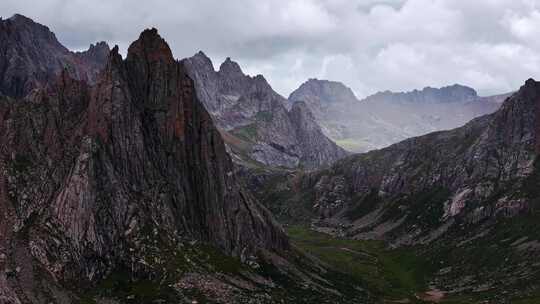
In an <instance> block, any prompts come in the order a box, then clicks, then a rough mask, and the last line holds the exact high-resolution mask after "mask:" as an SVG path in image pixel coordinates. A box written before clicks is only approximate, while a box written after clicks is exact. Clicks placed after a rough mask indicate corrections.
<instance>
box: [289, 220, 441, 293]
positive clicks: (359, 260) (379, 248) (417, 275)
mask: <svg viewBox="0 0 540 304" xmlns="http://www.w3.org/2000/svg"><path fill="white" fill-rule="evenodd" d="M288 233H289V236H290V237H291V240H292V241H293V243H294V244H296V245H297V246H298V247H299V248H301V249H302V250H304V251H306V252H307V253H309V254H312V255H314V256H315V257H317V258H319V259H321V260H322V261H323V262H325V263H327V264H329V265H330V266H331V267H333V268H335V269H336V270H339V271H341V272H343V273H345V274H348V275H350V276H352V277H353V278H354V279H355V280H357V281H358V282H359V283H361V284H365V285H366V286H367V288H368V290H371V291H373V292H375V293H376V294H378V295H380V296H382V297H384V298H385V299H388V300H400V299H409V301H413V302H411V303H414V301H417V300H416V297H415V293H417V292H422V291H425V290H426V289H427V286H426V282H427V279H428V278H429V277H430V275H431V274H432V270H431V269H430V267H429V265H428V264H427V263H426V262H425V261H423V260H422V259H421V258H420V257H419V256H417V255H415V254H414V252H413V250H411V249H395V250H389V249H386V248H385V246H384V243H383V242H379V241H356V240H348V239H338V238H333V237H332V236H329V235H326V234H323V233H318V232H314V231H311V230H309V229H308V228H305V227H301V226H294V227H290V228H289V229H288Z"/></svg>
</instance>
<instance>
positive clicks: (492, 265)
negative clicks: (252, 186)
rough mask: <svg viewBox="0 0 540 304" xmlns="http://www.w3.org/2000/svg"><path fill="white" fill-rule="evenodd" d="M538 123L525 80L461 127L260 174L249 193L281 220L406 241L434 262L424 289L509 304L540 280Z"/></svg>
mask: <svg viewBox="0 0 540 304" xmlns="http://www.w3.org/2000/svg"><path fill="white" fill-rule="evenodd" d="M471 96H472V95H471ZM462 102H463V101H462ZM471 102H472V103H475V102H478V101H471ZM539 126H540V82H536V81H534V80H532V79H531V80H528V81H527V82H526V83H525V84H524V85H523V86H522V87H521V89H520V90H519V91H518V92H517V93H515V94H513V95H512V96H511V97H509V98H507V99H506V101H505V102H504V103H503V104H502V106H501V107H500V109H499V110H497V111H496V112H495V113H492V114H489V115H485V116H481V117H479V118H476V119H473V120H472V121H470V122H469V123H467V124H466V125H465V126H462V127H460V128H457V129H453V130H450V131H440V132H434V133H430V134H428V135H424V136H421V137H415V138H410V139H407V140H405V141H402V142H399V143H397V144H394V145H391V146H389V147H387V148H383V149H381V150H376V151H371V152H368V153H364V154H358V155H353V156H350V157H348V158H345V159H343V160H341V161H338V162H337V163H336V164H335V165H333V166H332V167H330V168H328V169H325V170H319V171H315V172H310V173H301V172H299V173H297V174H293V175H292V176H289V177H290V178H289V179H288V181H287V179H286V178H284V177H282V178H273V179H268V180H271V181H273V182H269V183H267V184H265V185H262V187H261V191H258V192H257V193H260V194H261V198H263V199H264V200H265V201H266V204H267V206H268V207H269V208H270V209H271V210H272V211H273V212H274V214H279V215H280V218H281V220H284V221H289V222H293V223H299V222H300V223H303V224H308V223H309V224H312V225H313V226H312V227H317V229H318V230H320V231H324V232H327V233H331V234H334V235H338V236H341V237H347V238H353V239H378V240H386V241H388V242H389V243H390V244H391V246H393V247H401V246H410V245H414V246H415V247H414V248H415V249H416V250H417V254H418V255H421V256H423V257H425V258H426V259H427V260H429V261H431V262H432V263H433V264H432V267H433V268H434V269H433V272H434V275H433V276H432V278H431V280H432V281H431V282H430V284H431V286H434V287H433V288H438V289H440V290H445V291H446V292H447V293H449V294H451V295H452V294H456V295H457V294H462V293H473V294H474V293H475V294H477V295H479V296H480V295H482V293H481V292H482V291H485V290H489V291H490V295H489V296H490V297H491V298H492V299H496V300H495V301H493V303H513V302H514V301H512V300H510V299H512V298H516V297H517V298H519V297H523V296H530V294H529V291H530V290H538V289H539V288H540V285H539V284H538V283H539V281H538V279H537V278H538V277H539V275H540V264H538V258H537V257H538V255H539V254H540V233H539V231H540V230H539V229H538V223H539V222H540V191H539V189H540V164H539V156H540V127H539ZM287 174H288V173H286V174H285V175H287ZM289 175H290V174H289ZM276 197H279V199H275V198H276ZM489 302H491V301H489Z"/></svg>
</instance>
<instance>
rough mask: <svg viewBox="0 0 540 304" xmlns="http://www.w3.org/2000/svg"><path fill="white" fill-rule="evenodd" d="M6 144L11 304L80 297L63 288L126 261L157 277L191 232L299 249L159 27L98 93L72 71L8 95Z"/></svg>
mask: <svg viewBox="0 0 540 304" xmlns="http://www.w3.org/2000/svg"><path fill="white" fill-rule="evenodd" d="M91 52H92V51H91ZM98 53H99V52H98ZM88 55H89V56H90V57H94V56H98V57H99V56H100V55H99V54H94V55H90V54H88ZM0 147H1V148H0V149H1V150H0V152H1V154H0V155H1V158H0V160H1V162H0V172H1V176H0V216H1V217H2V220H1V221H0V236H1V237H0V256H1V258H0V266H2V267H1V268H2V272H1V274H0V301H1V302H2V303H6V302H7V303H44V302H43V299H50V300H47V301H46V302H47V303H49V302H51V301H53V299H55V300H54V301H53V302H54V303H60V302H62V299H64V300H63V302H62V303H72V302H73V303H74V302H78V301H75V300H73V299H74V297H75V296H74V294H72V293H71V292H68V291H65V290H66V289H62V288H60V287H59V286H63V287H67V288H68V290H73V288H75V289H77V288H85V285H86V284H88V286H94V284H96V282H99V281H100V280H101V279H103V278H105V277H106V276H107V275H109V274H110V273H111V272H113V271H115V270H117V269H118V268H127V269H129V270H130V273H131V274H132V276H139V277H140V276H143V277H144V274H145V273H146V275H147V276H148V275H150V274H152V273H154V272H152V271H150V270H149V269H151V266H155V265H156V264H157V265H158V266H157V267H156V269H162V268H163V269H165V268H164V267H166V266H165V264H162V263H165V262H167V261H168V262H167V263H171V261H172V260H171V259H175V258H176V253H174V257H167V255H165V253H166V252H169V251H167V250H166V248H169V246H172V248H177V249H175V250H177V251H178V252H179V253H182V252H183V251H182V249H178V248H179V247H175V246H179V244H182V241H183V240H195V241H202V242H204V243H208V244H211V245H213V246H216V247H217V248H219V249H220V250H221V251H222V252H224V253H226V254H228V255H231V256H236V257H239V258H240V259H247V258H248V257H251V256H254V255H256V254H257V252H259V251H261V250H262V251H267V252H283V251H285V250H287V249H288V248H289V244H288V240H287V237H286V235H285V233H284V232H283V230H282V229H281V228H280V227H279V226H278V225H277V224H276V223H275V221H274V220H273V219H272V216H271V215H270V213H269V212H268V211H266V209H264V208H263V207H261V206H260V205H259V204H258V203H257V202H256V201H255V200H254V199H253V198H252V196H251V195H250V194H249V192H247V191H245V190H244V189H243V188H242V187H241V186H240V185H239V183H238V182H237V179H236V176H235V174H234V173H233V164H232V162H231V160H230V158H229V156H228V155H227V153H226V151H225V146H224V144H223V142H222V140H221V137H220V134H219V132H218V131H217V130H216V128H215V127H214V125H213V123H212V119H211V118H210V116H209V114H208V113H207V112H206V110H205V109H204V107H203V105H202V104H201V103H199V101H198V99H197V96H196V94H195V87H194V84H193V81H192V80H191V79H190V78H189V77H188V76H187V75H186V73H185V68H184V66H183V65H182V64H181V63H179V62H177V61H175V60H174V58H173V57H172V54H171V51H170V49H169V47H168V45H167V44H166V43H165V41H164V40H163V39H162V38H161V37H159V35H158V34H157V31H156V30H155V29H152V30H146V31H144V32H143V33H142V34H141V36H140V38H139V40H137V41H136V42H134V43H133V44H132V45H131V46H130V47H129V51H128V55H127V58H126V59H125V60H122V58H121V56H120V55H119V54H118V49H117V48H115V49H113V50H112V52H111V54H110V58H109V60H108V63H107V65H106V68H105V70H104V71H103V73H102V74H101V75H100V77H99V80H98V81H97V84H96V86H95V87H89V86H88V85H87V84H86V82H84V81H79V80H74V79H73V78H72V77H71V75H70V73H68V72H64V73H62V74H61V76H59V78H58V80H57V82H56V84H55V85H54V86H51V87H49V88H47V89H41V90H37V91H35V92H34V93H33V94H32V95H31V96H29V97H28V98H27V99H26V100H24V101H18V100H12V99H4V100H2V101H1V104H0ZM175 250H173V251H172V252H176V251H175ZM185 250H187V249H185ZM185 250H184V251H185ZM186 263H187V262H186ZM191 263H192V264H193V263H195V262H193V261H192V262H191ZM167 265H168V264H167ZM160 271H161V270H160ZM148 273H150V274H148ZM168 275H171V273H168ZM166 277H167V276H166ZM88 286H86V287H88ZM75 299H76V297H75Z"/></svg>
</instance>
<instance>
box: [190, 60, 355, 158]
mask: <svg viewBox="0 0 540 304" xmlns="http://www.w3.org/2000/svg"><path fill="white" fill-rule="evenodd" d="M183 63H184V64H185V66H186V67H187V71H188V74H189V75H190V77H191V78H192V79H193V80H194V81H195V87H196V90H197V95H198V97H199V98H200V100H201V101H202V102H203V103H204V105H205V107H206V108H207V109H208V111H209V112H210V113H211V115H212V117H213V118H214V121H215V122H216V125H217V126H218V128H219V129H220V131H221V132H222V135H223V137H224V139H225V141H226V143H227V144H228V146H229V151H230V152H231V153H232V155H233V156H234V158H235V159H236V161H237V162H240V163H243V164H245V165H248V164H254V163H255V164H256V163H259V164H263V165H270V166H276V167H287V168H296V167H299V166H300V167H304V168H317V167H320V166H324V165H328V164H331V163H333V162H334V161H336V160H337V159H339V158H342V157H344V156H345V155H346V154H347V153H346V152H345V150H343V149H342V148H340V147H338V146H337V145H336V144H335V143H334V142H332V141H331V140H330V139H328V138H327V137H326V136H325V135H324V134H323V132H322V131H321V130H320V128H319V126H318V125H317V121H316V120H315V119H312V115H311V113H307V112H309V111H310V110H309V108H308V107H294V108H293V109H292V110H291V111H288V110H287V100H286V99H285V98H283V97H282V96H280V95H279V94H277V93H276V92H275V91H274V90H273V89H272V87H271V86H270V85H269V84H268V82H267V81H266V79H264V77H263V76H262V75H257V76H255V77H251V76H248V75H245V74H244V73H243V72H242V70H241V68H240V66H239V65H238V63H236V62H234V61H232V60H231V59H230V58H227V59H226V60H225V62H223V63H222V64H221V66H220V67H219V70H218V71H215V70H214V67H213V64H212V62H211V60H210V59H209V58H208V57H207V56H206V55H205V54H204V53H202V52H199V53H198V54H196V55H195V56H193V57H191V58H187V59H184V60H183Z"/></svg>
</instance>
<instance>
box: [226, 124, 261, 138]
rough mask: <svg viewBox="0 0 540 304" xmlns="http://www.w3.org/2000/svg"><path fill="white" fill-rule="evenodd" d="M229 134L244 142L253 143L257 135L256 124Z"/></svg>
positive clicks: (239, 128)
mask: <svg viewBox="0 0 540 304" xmlns="http://www.w3.org/2000/svg"><path fill="white" fill-rule="evenodd" d="M231 134H233V135H234V136H236V137H238V138H240V139H243V140H246V141H254V140H255V139H256V138H257V135H258V132H257V124H249V125H247V126H243V127H238V128H236V129H234V130H232V131H231Z"/></svg>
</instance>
